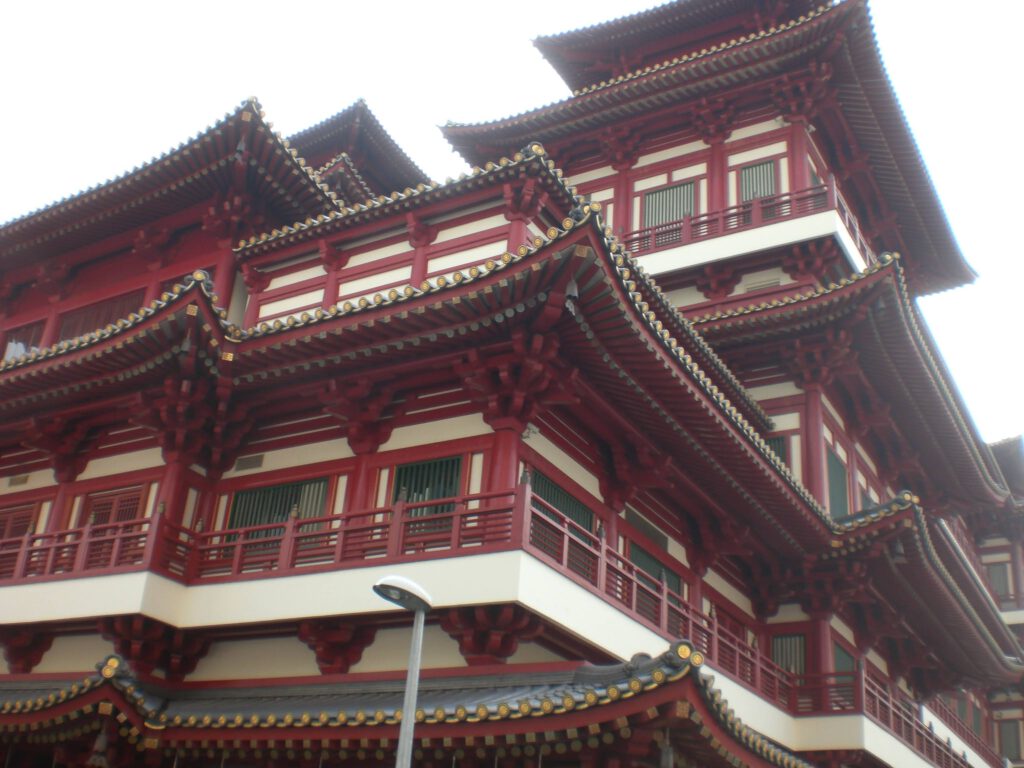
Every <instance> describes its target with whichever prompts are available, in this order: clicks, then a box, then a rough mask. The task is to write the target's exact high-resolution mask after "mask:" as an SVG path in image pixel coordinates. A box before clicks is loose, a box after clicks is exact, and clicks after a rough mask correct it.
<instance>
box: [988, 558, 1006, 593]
mask: <svg viewBox="0 0 1024 768" xmlns="http://www.w3.org/2000/svg"><path fill="white" fill-rule="evenodd" d="M985 570H987V571H988V581H989V583H990V584H991V585H992V589H994V590H995V592H996V595H998V596H999V597H1009V596H1010V594H1011V592H1010V564H1009V563H990V564H988V565H986V566H985Z"/></svg>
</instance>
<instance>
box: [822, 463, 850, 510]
mask: <svg viewBox="0 0 1024 768" xmlns="http://www.w3.org/2000/svg"><path fill="white" fill-rule="evenodd" d="M825 453H826V455H827V461H828V511H829V513H830V514H831V515H832V517H845V516H846V515H848V514H850V498H849V487H848V486H849V482H850V481H849V475H848V473H847V471H846V465H845V464H843V460H842V459H840V458H839V456H838V455H836V452H835V451H833V450H832V448H831V447H828V446H826V448H825Z"/></svg>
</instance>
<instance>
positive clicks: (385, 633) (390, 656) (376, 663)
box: [349, 624, 466, 672]
mask: <svg viewBox="0 0 1024 768" xmlns="http://www.w3.org/2000/svg"><path fill="white" fill-rule="evenodd" d="M411 641H412V628H411V627H396V628H394V629H378V630H377V636H376V637H375V638H374V640H373V644H372V645H371V646H369V647H368V648H367V649H366V650H365V651H363V657H362V658H361V659H360V660H359V662H358V663H356V664H354V665H353V666H352V669H351V670H349V671H350V672H389V671H393V670H404V669H406V667H407V666H408V664H409V643H410V642H411ZM422 663H423V668H424V669H445V668H449V667H465V666H466V660H465V659H464V658H463V657H462V654H461V653H459V644H458V643H457V642H456V641H455V640H453V639H452V638H450V637H449V636H448V635H447V634H446V633H445V631H444V630H443V629H441V628H440V627H439V626H437V625H436V624H431V625H428V626H426V627H424V629H423V662H422Z"/></svg>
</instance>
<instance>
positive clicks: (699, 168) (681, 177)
mask: <svg viewBox="0 0 1024 768" xmlns="http://www.w3.org/2000/svg"><path fill="white" fill-rule="evenodd" d="M707 172H708V164H707V163H697V164H696V165H688V166H686V167H685V168H678V169H676V170H674V171H672V172H671V174H670V176H671V178H672V181H686V180H687V179H692V178H693V177H694V176H703V175H704V174H706V173H707Z"/></svg>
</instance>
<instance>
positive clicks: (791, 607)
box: [767, 603, 811, 624]
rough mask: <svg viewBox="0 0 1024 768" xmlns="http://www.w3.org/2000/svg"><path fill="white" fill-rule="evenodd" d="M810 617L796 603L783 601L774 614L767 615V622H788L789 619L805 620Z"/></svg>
mask: <svg viewBox="0 0 1024 768" xmlns="http://www.w3.org/2000/svg"><path fill="white" fill-rule="evenodd" d="M810 618H811V617H810V616H808V615H807V614H806V613H804V609H803V608H801V607H800V606H799V604H797V603H783V604H782V605H780V606H779V610H778V611H776V613H775V615H774V616H769V617H768V619H767V622H768V623H769V624H788V623H789V622H791V621H807V620H808V619H810Z"/></svg>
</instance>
